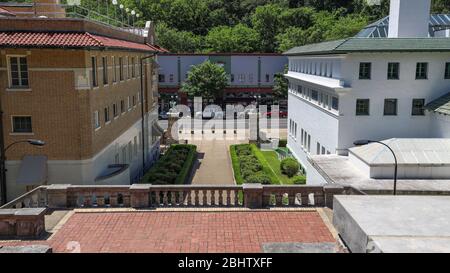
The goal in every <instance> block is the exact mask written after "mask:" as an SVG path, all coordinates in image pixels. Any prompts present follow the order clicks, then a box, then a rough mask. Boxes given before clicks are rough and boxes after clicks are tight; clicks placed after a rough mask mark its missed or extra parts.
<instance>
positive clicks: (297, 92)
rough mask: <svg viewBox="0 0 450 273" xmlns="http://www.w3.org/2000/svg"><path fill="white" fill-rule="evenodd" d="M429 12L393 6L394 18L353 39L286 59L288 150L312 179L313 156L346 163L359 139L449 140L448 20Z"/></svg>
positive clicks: (413, 5)
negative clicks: (343, 158) (333, 157)
mask: <svg viewBox="0 0 450 273" xmlns="http://www.w3.org/2000/svg"><path fill="white" fill-rule="evenodd" d="M429 11H430V1H423V0H408V1H405V0H392V1H391V11H390V17H388V18H384V19H382V20H380V21H378V22H376V23H374V24H372V25H369V26H368V27H366V28H365V29H363V30H362V31H361V32H360V33H359V34H358V35H357V36H356V37H353V38H349V39H345V40H339V41H331V42H325V43H320V44H313V45H306V46H301V47H296V48H293V49H291V50H289V51H287V52H286V53H285V55H287V56H288V57H289V72H288V74H286V77H287V78H288V79H289V100H288V104H289V136H288V147H289V148H290V149H291V151H292V152H293V154H294V155H295V157H297V159H298V160H299V161H300V162H301V163H302V165H304V166H305V168H306V170H307V172H311V173H312V174H314V173H315V172H316V170H314V169H313V168H312V166H311V164H310V158H311V156H313V155H341V156H347V155H348V149H349V148H351V147H353V146H354V145H353V143H354V141H356V140H359V139H371V140H378V141H380V140H385V139H390V138H450V118H449V116H448V115H447V114H448V113H449V111H448V109H449V108H448V105H449V104H448V103H449V102H450V95H448V94H449V92H450V38H448V36H446V34H448V31H446V28H448V26H449V24H448V22H449V21H450V16H447V15H432V16H430V14H429V13H430V12H429ZM437 19H440V20H437ZM441 19H442V20H441ZM309 176H310V175H308V177H309ZM312 176H313V175H312ZM320 182H322V181H317V180H316V179H309V178H308V183H309V184H316V183H320Z"/></svg>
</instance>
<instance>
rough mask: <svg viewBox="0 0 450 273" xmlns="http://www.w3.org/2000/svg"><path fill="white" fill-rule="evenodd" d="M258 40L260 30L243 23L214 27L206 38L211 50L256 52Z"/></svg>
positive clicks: (207, 45) (208, 47) (207, 46)
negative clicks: (233, 25) (257, 30)
mask: <svg viewBox="0 0 450 273" xmlns="http://www.w3.org/2000/svg"><path fill="white" fill-rule="evenodd" d="M258 41H259V35H258V32H256V31H255V30H253V29H251V28H249V27H247V26H245V25H243V24H238V25H236V26H235V27H227V26H222V27H216V28H213V29H212V30H211V31H210V32H209V33H208V35H207V36H206V38H205V44H206V48H207V51H209V52H240V53H247V52H255V51H257V50H258Z"/></svg>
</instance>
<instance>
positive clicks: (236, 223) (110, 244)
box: [0, 211, 336, 253]
mask: <svg viewBox="0 0 450 273" xmlns="http://www.w3.org/2000/svg"><path fill="white" fill-rule="evenodd" d="M70 242H72V243H70ZM73 242H76V243H73ZM282 242H284V243H286V242H296V243H321V242H336V241H335V239H334V238H333V236H332V234H331V233H330V231H329V229H328V228H327V227H326V225H325V224H324V222H323V220H322V218H321V217H320V215H319V214H318V213H317V212H315V211H273V212H272V211H263V212H255V211H252V212H245V211H242V212H237V211H234V212H108V213H79V212H77V213H74V214H73V215H72V216H71V217H70V218H69V219H68V221H67V222H66V223H65V224H64V226H63V227H62V228H61V229H60V230H59V231H58V232H57V233H56V234H54V236H52V237H51V238H50V239H49V240H48V241H34V242H8V243H1V242H0V246H1V245H21V244H49V245H51V246H52V247H53V251H54V252H71V248H70V247H69V249H68V244H69V246H72V247H73V246H75V249H76V246H77V244H78V243H79V246H80V249H79V250H80V251H81V252H88V253H92V252H94V253H98V252H120V253H133V252H138V253H155V252H157V253H159V252H163V253H179V252H188V253H197V252H199V253H223V252H235V253H256V252H261V251H262V244H263V243H282ZM72 249H73V248H72Z"/></svg>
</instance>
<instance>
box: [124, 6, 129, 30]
mask: <svg viewBox="0 0 450 273" xmlns="http://www.w3.org/2000/svg"><path fill="white" fill-rule="evenodd" d="M128 12H130V9H129V8H125V13H126V14H127V25H128V26H129V25H130V14H128Z"/></svg>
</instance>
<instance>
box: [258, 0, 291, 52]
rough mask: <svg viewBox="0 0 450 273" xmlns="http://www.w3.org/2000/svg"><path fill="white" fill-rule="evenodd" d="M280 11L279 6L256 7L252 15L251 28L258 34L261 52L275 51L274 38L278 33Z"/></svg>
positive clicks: (281, 9)
mask: <svg viewBox="0 0 450 273" xmlns="http://www.w3.org/2000/svg"><path fill="white" fill-rule="evenodd" d="M282 11H283V8H282V7H281V6H280V5H274V4H269V5H265V6H260V7H257V8H256V10H255V13H254V14H253V15H252V24H253V28H254V29H255V30H256V31H257V32H258V33H259V36H260V39H261V51H263V52H274V51H275V48H276V39H275V37H276V35H277V34H278V33H279V28H280V14H281V12H282Z"/></svg>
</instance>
